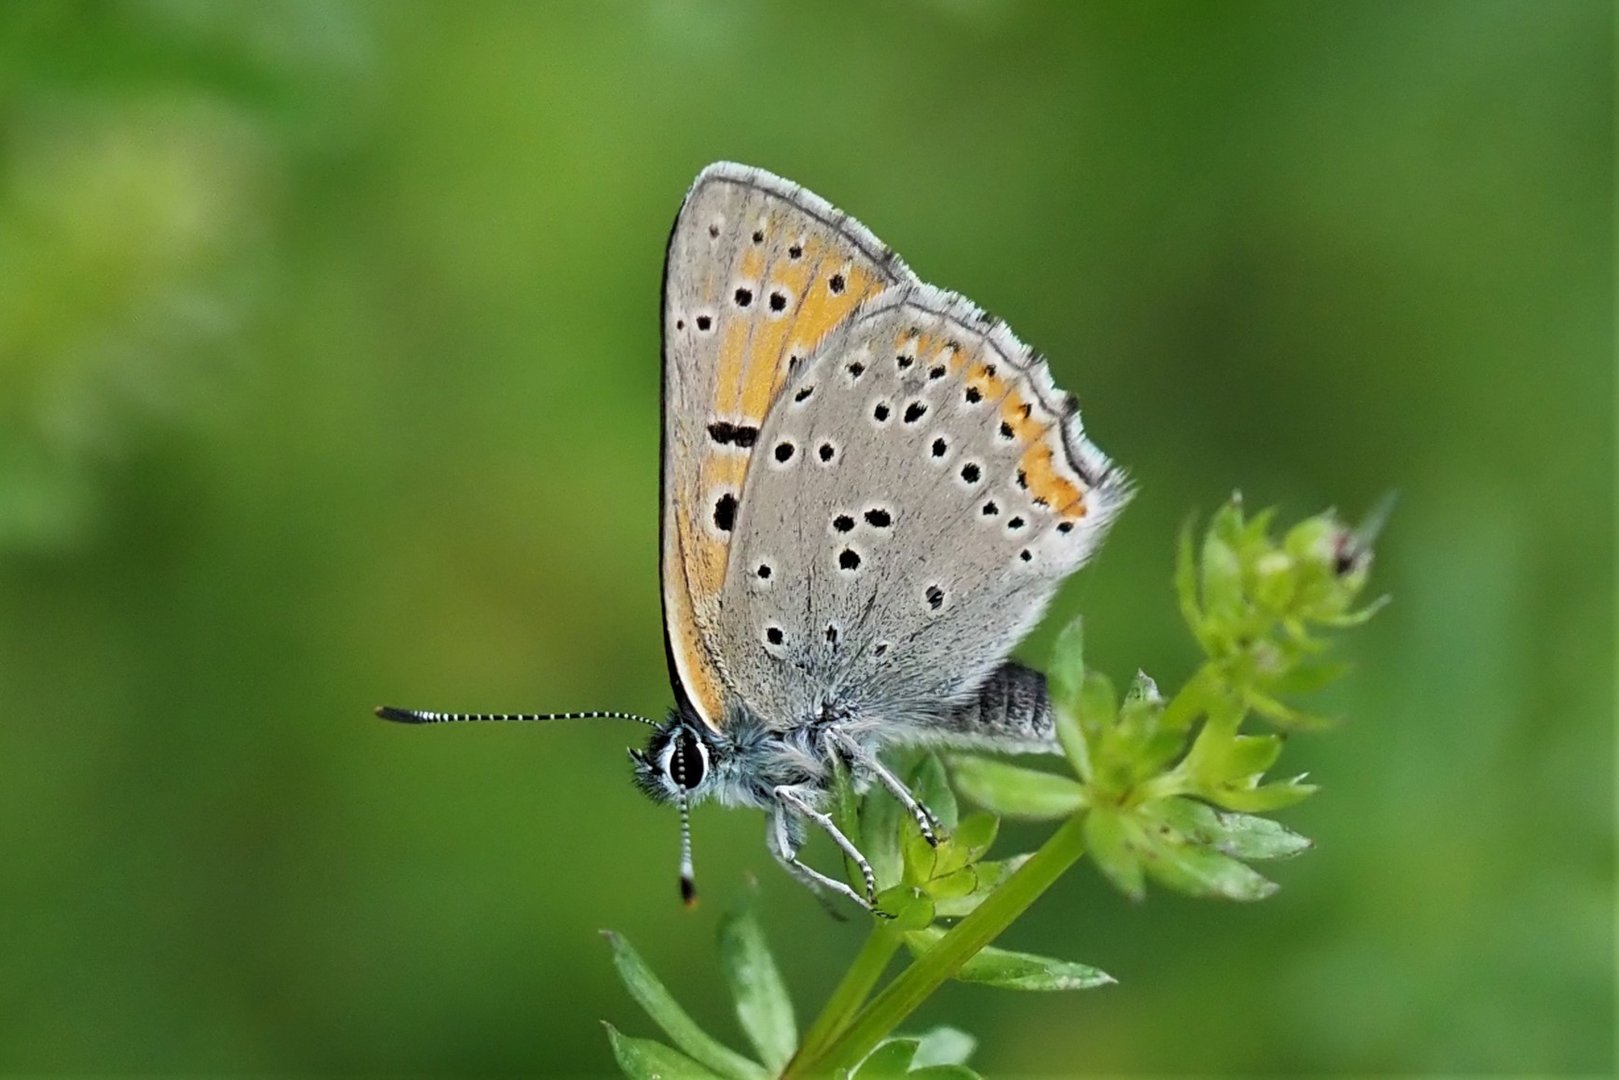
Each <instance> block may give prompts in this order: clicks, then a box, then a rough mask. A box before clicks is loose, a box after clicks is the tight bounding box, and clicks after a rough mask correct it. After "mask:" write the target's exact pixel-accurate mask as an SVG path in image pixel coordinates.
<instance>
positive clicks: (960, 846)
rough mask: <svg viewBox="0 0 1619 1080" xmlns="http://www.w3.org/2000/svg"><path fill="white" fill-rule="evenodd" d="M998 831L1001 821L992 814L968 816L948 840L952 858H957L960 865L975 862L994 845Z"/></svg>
mask: <svg viewBox="0 0 1619 1080" xmlns="http://www.w3.org/2000/svg"><path fill="white" fill-rule="evenodd" d="M1000 829H1001V819H1000V818H998V817H996V816H995V815H994V814H985V813H977V814H968V815H967V816H966V817H965V818H963V819H962V820H961V823H960V824H959V825H957V826H956V833H955V835H954V836H952V837H951V838H950V846H951V848H952V855H953V857H959V858H960V859H961V860H962V865H968V864H971V863H975V862H977V861H978V860H979V859H981V858H983V857H984V853H985V852H986V851H988V850H989V849H990V847H991V846H992V845H993V844H994V843H995V837H996V835H997V834H998V833H999V832H1000ZM956 853H959V855H957V854H956ZM952 869H954V867H952Z"/></svg>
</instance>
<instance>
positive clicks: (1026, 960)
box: [905, 927, 1116, 990]
mask: <svg viewBox="0 0 1619 1080" xmlns="http://www.w3.org/2000/svg"><path fill="white" fill-rule="evenodd" d="M943 936H944V931H943V930H942V929H940V928H938V927H932V928H930V929H927V930H919V931H915V932H913V933H910V934H906V935H905V944H906V945H907V946H908V947H910V949H911V950H912V951H913V952H916V953H922V952H926V951H927V950H928V949H929V948H931V947H932V946H933V944H934V943H935V942H937V941H938V940H939V939H940V938H942V937H943ZM955 978H956V980H957V981H958V982H971V983H982V984H984V985H985V986H995V987H999V988H1000V989H1002V990H1090V989H1092V988H1094V987H1098V986H1106V985H1107V984H1108V983H1111V982H1115V981H1116V980H1115V979H1114V978H1113V977H1112V976H1111V975H1109V974H1107V973H1106V972H1105V971H1100V970H1098V969H1096V968H1093V967H1091V966H1090V965H1088V964H1076V963H1074V962H1073V961H1070V960H1053V959H1051V958H1050V957H1046V956H1035V955H1033V954H1032V953H1020V952H1012V951H1010V950H1008V949H997V948H994V947H992V946H991V947H987V948H984V949H980V950H979V951H978V953H977V954H975V955H974V956H973V958H972V959H970V960H968V961H967V962H966V963H965V964H963V965H962V966H961V970H959V971H957V972H956V975H955Z"/></svg>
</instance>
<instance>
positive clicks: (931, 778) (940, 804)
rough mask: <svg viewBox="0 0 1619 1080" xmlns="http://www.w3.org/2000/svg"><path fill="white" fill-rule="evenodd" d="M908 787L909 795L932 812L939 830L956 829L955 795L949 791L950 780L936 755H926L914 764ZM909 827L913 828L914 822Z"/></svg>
mask: <svg viewBox="0 0 1619 1080" xmlns="http://www.w3.org/2000/svg"><path fill="white" fill-rule="evenodd" d="M910 787H911V794H912V795H915V796H916V798H917V800H918V801H919V802H921V804H922V805H923V806H925V807H927V808H928V809H929V810H931V811H933V817H934V819H935V820H936V821H938V823H939V827H940V828H942V829H944V830H946V831H949V830H951V829H954V828H955V827H956V813H957V811H956V795H955V792H953V791H951V790H950V778H949V777H948V776H946V775H945V771H944V764H943V763H942V762H940V761H939V756H938V755H937V754H928V755H926V756H924V757H923V758H922V760H921V761H918V762H917V763H916V768H915V769H914V770H912V772H911V784H910ZM911 827H912V828H913V829H914V828H915V823H914V822H913V823H912V825H911Z"/></svg>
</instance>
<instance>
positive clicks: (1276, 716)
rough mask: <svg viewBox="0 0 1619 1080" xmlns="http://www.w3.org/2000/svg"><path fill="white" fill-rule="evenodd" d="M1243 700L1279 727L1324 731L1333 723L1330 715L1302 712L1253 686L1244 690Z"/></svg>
mask: <svg viewBox="0 0 1619 1080" xmlns="http://www.w3.org/2000/svg"><path fill="white" fill-rule="evenodd" d="M1242 700H1243V702H1244V704H1246V705H1247V706H1248V707H1249V708H1250V709H1252V710H1254V712H1256V713H1258V714H1259V715H1260V716H1263V717H1264V718H1265V719H1266V720H1269V721H1270V722H1271V723H1273V724H1275V725H1277V726H1278V727H1285V728H1298V729H1303V730H1308V731H1322V730H1325V729H1326V728H1329V727H1331V726H1332V725H1333V720H1332V719H1331V718H1330V717H1325V716H1315V715H1313V714H1311V713H1307V712H1301V711H1300V710H1298V709H1295V708H1293V707H1292V706H1291V705H1284V704H1283V703H1282V702H1280V701H1277V700H1276V699H1275V698H1273V697H1271V696H1269V695H1268V694H1262V693H1260V692H1259V691H1258V690H1255V689H1253V688H1252V687H1250V688H1248V689H1247V690H1245V691H1244V692H1243V695H1242Z"/></svg>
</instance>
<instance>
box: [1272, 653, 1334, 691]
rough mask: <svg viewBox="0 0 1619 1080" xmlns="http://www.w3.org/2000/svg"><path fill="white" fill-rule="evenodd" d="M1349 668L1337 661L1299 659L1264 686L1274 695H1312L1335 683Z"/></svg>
mask: <svg viewBox="0 0 1619 1080" xmlns="http://www.w3.org/2000/svg"><path fill="white" fill-rule="evenodd" d="M1350 667H1351V665H1350V664H1348V663H1346V662H1344V661H1339V660H1317V659H1312V658H1301V659H1298V660H1295V661H1294V662H1293V664H1292V666H1291V667H1290V668H1289V669H1288V670H1287V671H1286V672H1284V673H1283V674H1281V675H1278V676H1276V677H1274V678H1271V679H1269V680H1267V681H1266V685H1267V688H1268V689H1269V690H1270V691H1271V693H1274V694H1313V693H1315V692H1316V691H1317V690H1320V689H1322V688H1323V687H1326V686H1328V685H1330V684H1331V683H1334V682H1337V681H1338V680H1339V679H1340V678H1342V677H1343V676H1344V674H1346V673H1347V672H1348V671H1349V669H1350Z"/></svg>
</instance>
